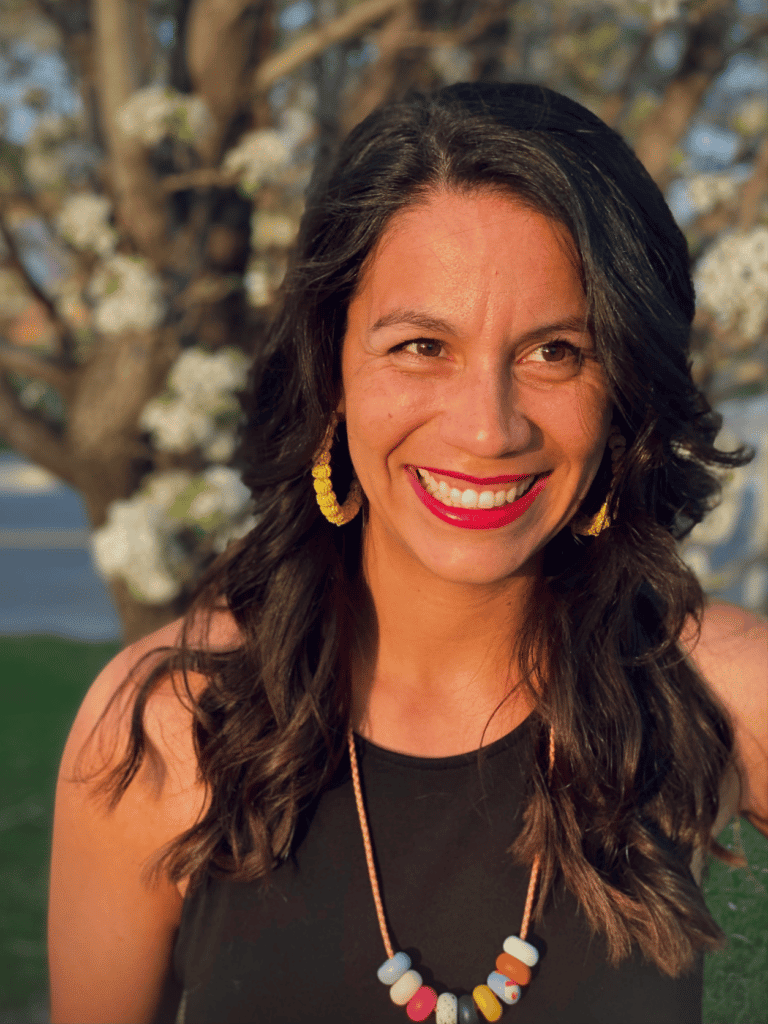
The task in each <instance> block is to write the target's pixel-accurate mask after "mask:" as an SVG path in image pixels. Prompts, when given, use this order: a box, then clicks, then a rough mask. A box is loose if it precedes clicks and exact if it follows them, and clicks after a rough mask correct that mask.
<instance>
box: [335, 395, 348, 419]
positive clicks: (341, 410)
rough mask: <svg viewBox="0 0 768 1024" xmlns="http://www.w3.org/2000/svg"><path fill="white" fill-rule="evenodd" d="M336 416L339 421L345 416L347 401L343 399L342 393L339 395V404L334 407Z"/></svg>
mask: <svg viewBox="0 0 768 1024" xmlns="http://www.w3.org/2000/svg"><path fill="white" fill-rule="evenodd" d="M336 415H337V416H338V417H339V419H340V420H343V419H345V418H346V415H347V400H346V398H345V397H344V392H343V391H342V393H341V398H340V399H339V404H338V405H337V406H336Z"/></svg>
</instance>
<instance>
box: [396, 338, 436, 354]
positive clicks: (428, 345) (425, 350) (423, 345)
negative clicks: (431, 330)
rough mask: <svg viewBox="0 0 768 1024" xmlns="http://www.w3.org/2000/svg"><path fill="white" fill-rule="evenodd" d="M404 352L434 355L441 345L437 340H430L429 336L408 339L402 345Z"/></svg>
mask: <svg viewBox="0 0 768 1024" xmlns="http://www.w3.org/2000/svg"><path fill="white" fill-rule="evenodd" d="M402 349H403V351H404V352H410V353H411V354H412V355H415V356H426V357H430V356H431V357H434V356H439V355H440V354H441V352H442V351H443V346H442V345H441V344H440V342H439V341H431V340H430V339H429V338H419V340H418V341H409V342H408V343H407V344H405V345H403V346H402Z"/></svg>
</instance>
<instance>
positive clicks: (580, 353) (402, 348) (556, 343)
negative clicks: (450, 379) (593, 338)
mask: <svg viewBox="0 0 768 1024" xmlns="http://www.w3.org/2000/svg"><path fill="white" fill-rule="evenodd" d="M411 345H437V346H439V347H440V349H442V348H443V347H444V346H443V343H442V342H441V341H436V340H435V339H433V338H416V339H414V340H413V341H404V342H403V343H402V344H400V345H397V346H395V348H394V349H392V351H393V352H407V350H408V349H409V348H410V346H411ZM555 347H559V348H561V349H562V348H565V349H567V350H568V354H569V355H571V356H573V357H575V358H576V359H577V360H578V363H579V365H580V366H581V364H582V363H583V362H584V350H583V349H582V348H580V347H579V346H578V345H574V344H573V343H572V342H570V341H566V340H565V339H564V338H554V339H553V340H552V341H547V342H544V343H543V344H542V345H537V346H536V348H534V349H532V350H531V352H529V353H528V355H529V356H530V355H532V354H533V353H534V352H539V351H541V350H542V349H545V348H555ZM407 354H408V355H413V356H422V357H423V358H427V359H428V358H431V356H425V355H424V354H423V353H420V352H407ZM532 361H533V362H542V363H545V362H547V360H545V359H541V360H532ZM560 361H561V360H553V362H560Z"/></svg>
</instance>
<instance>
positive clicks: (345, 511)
mask: <svg viewBox="0 0 768 1024" xmlns="http://www.w3.org/2000/svg"><path fill="white" fill-rule="evenodd" d="M338 422H339V418H338V416H337V415H336V413H334V414H333V417H332V419H331V422H330V424H329V426H328V430H327V431H326V434H325V438H324V440H323V444H322V447H321V448H320V451H319V452H318V454H317V457H316V458H315V462H314V465H313V466H312V476H313V477H314V487H315V499H316V501H317V504H318V507H319V509H320V511H321V512H322V513H323V515H324V516H325V518H326V519H327V520H328V522H329V523H333V525H334V526H344V524H345V523H348V522H349V521H350V520H351V519H354V518H355V516H356V515H357V513H358V512H359V511H360V506H361V505H362V503H363V490H362V488H361V487H360V484H359V483H358V481H357V480H353V481H352V483H351V484H350V487H349V494H348V495H347V500H346V501H345V502H344V504H343V505H339V500H338V498H337V497H336V495H335V494H334V491H333V486H332V485H331V447H332V445H333V438H334V435H335V433H336V426H337V424H338Z"/></svg>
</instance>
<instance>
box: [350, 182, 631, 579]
mask: <svg viewBox="0 0 768 1024" xmlns="http://www.w3.org/2000/svg"><path fill="white" fill-rule="evenodd" d="M586 321H587V305H586V299H585V296H584V292H583V289H582V286H581V282H580V279H579V270H578V258H577V257H576V255H575V250H574V247H573V243H572V241H571V239H570V237H569V236H568V234H567V232H566V231H565V230H564V229H563V228H561V227H560V226H559V225H558V224H556V223H555V222H553V221H551V220H549V219H548V218H546V217H544V216H542V215H541V214H539V213H535V212H532V211H531V210H530V209H527V208H526V207H524V206H522V205H521V204H520V203H518V202H516V201H515V200H514V199H511V198H506V197H503V196H500V195H498V194H492V193H490V192H472V193H456V192H453V191H440V192H437V193H435V194H434V195H433V196H432V197H431V198H430V199H429V200H428V201H427V202H425V203H423V204H420V205H418V206H414V207H410V208H408V209H406V210H404V211H402V212H401V213H399V214H397V215H396V216H395V217H394V218H393V220H392V221H391V223H390V225H389V227H388V229H387V230H386V231H385V233H384V234H383V236H382V238H381V239H380V241H379V243H378V245H377V246H376V248H375V250H374V252H373V254H372V257H371V259H370V260H369V262H368V265H367V269H366V271H365V273H364V274H363V277H362V280H361V283H360V287H359V288H358V291H357V293H356V294H355V297H354V298H353V299H352V301H351V303H350V306H349V310H348V317H347V331H346V335H345V339H344V346H343V352H342V384H343V397H342V400H341V403H340V406H339V410H340V412H341V414H342V415H343V416H345V417H346V421H347V432H348V437H349V450H350V454H351V457H352V462H353V465H354V467H355V471H356V473H357V477H358V479H359V480H360V483H361V485H362V487H363V490H364V491H365V494H366V496H367V498H368V502H369V515H368V524H367V531H366V552H367V553H369V552H375V557H376V558H382V559H386V560H387V561H388V562H389V563H392V560H393V559H394V563H395V564H396V565H399V566H401V567H402V568H406V569H407V567H408V565H409V564H410V566H411V567H413V568H416V567H417V566H418V567H420V568H421V569H422V570H427V572H428V573H430V574H432V575H433V576H434V577H437V578H440V579H443V580H450V581H453V582H455V583H467V584H470V583H471V584H485V585H489V584H498V583H501V582H503V581H504V580H506V579H509V578H510V577H511V576H513V575H514V574H517V573H519V572H521V571H522V572H530V570H531V567H537V566H538V564H539V562H538V559H537V556H538V555H539V554H540V553H541V551H542V549H543V547H544V545H545V544H546V543H547V542H548V541H549V540H550V539H551V538H552V537H553V536H554V535H555V534H556V533H557V532H558V531H559V530H561V529H562V528H563V526H565V525H566V524H567V523H568V522H569V520H570V519H571V518H572V517H573V516H574V514H575V513H576V511H577V509H578V508H579V505H580V503H581V501H582V500H583V498H584V496H585V495H586V493H587V490H588V489H589V486H590V483H591V482H592V479H593V477H594V475H595V473H596V472H597V468H598V466H599V464H600V460H601V458H602V455H603V452H604V450H605V444H606V439H607V436H608V431H609V427H610V419H611V403H610V400H609V398H608V393H607V387H606V382H605V377H604V374H603V371H602V369H601V367H600V366H599V364H598V362H597V360H596V357H595V349H594V344H593V340H592V337H591V335H590V333H589V331H588V330H587V327H586ZM403 560H405V564H404V563H403Z"/></svg>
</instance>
